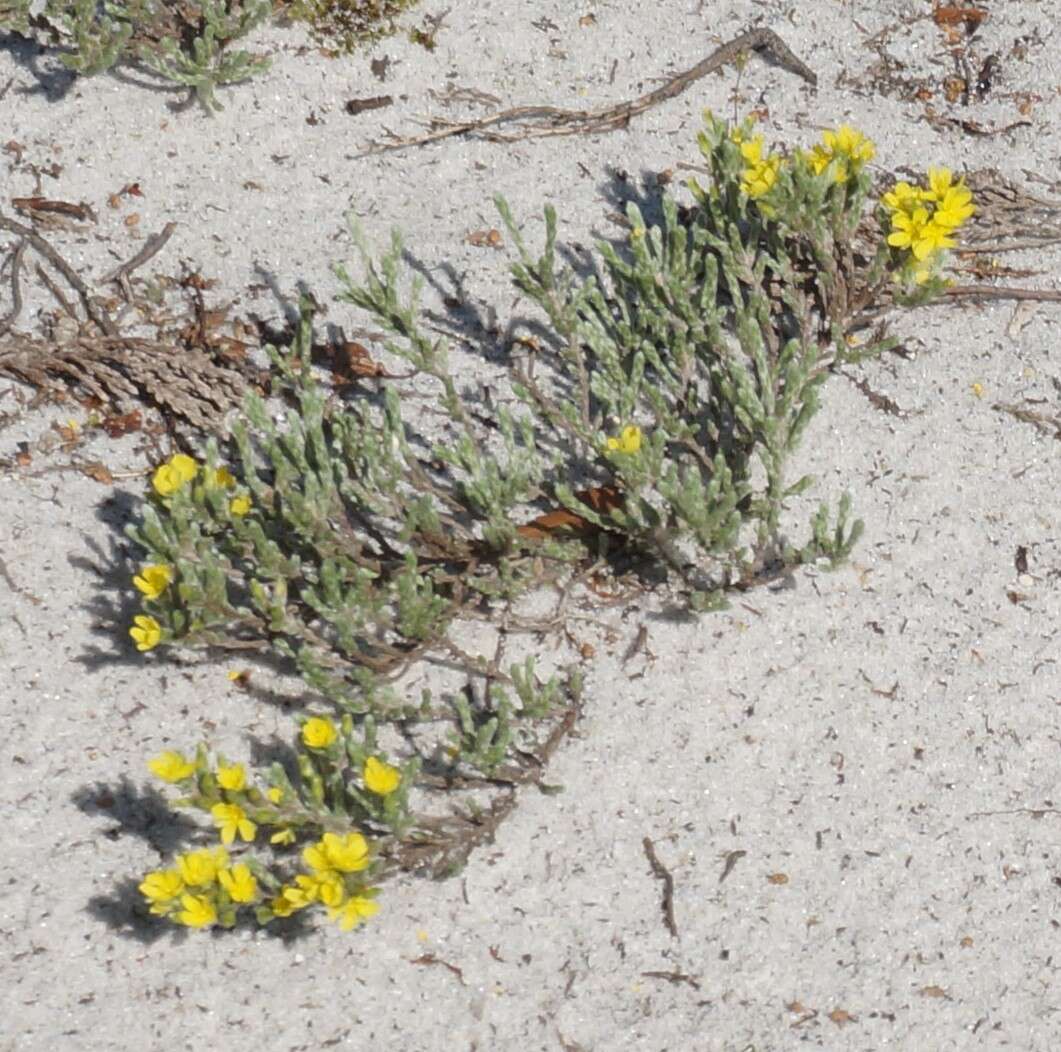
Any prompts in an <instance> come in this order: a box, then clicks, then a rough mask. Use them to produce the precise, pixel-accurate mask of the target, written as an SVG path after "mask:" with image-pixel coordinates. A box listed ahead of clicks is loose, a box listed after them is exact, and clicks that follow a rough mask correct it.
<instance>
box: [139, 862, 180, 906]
mask: <svg viewBox="0 0 1061 1052" xmlns="http://www.w3.org/2000/svg"><path fill="white" fill-rule="evenodd" d="M182 891H184V881H183V880H182V879H181V875H180V873H178V872H177V870H175V869H156V870H155V871H154V872H153V873H148V874H147V875H146V876H145V877H144V879H143V880H142V881H141V882H140V894H141V895H143V896H144V898H145V899H147V901H148V902H150V903H151V912H152V913H154V914H155V916H161V915H163V914H165V913H166V912H167V909H166V907H167V906H169V904H170V903H171V902H172V901H173V900H174V899H175V898H177V896H178V895H180V894H181V892H182Z"/></svg>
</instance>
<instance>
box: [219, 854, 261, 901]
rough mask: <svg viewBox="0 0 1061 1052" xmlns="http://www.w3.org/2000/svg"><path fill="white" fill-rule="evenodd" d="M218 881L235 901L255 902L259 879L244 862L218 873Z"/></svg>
mask: <svg viewBox="0 0 1061 1052" xmlns="http://www.w3.org/2000/svg"><path fill="white" fill-rule="evenodd" d="M217 879H218V883H220V885H221V887H223V888H224V889H225V891H227V892H228V897H229V898H230V899H231V900H232V901H233V902H253V901H254V900H255V898H257V895H258V881H257V880H255V878H254V874H253V873H251V871H250V868H249V867H248V866H247V865H246V864H245V863H243V862H241V863H240V864H239V865H238V866H233V867H232V868H231V869H223V870H221V872H220V873H218V875H217Z"/></svg>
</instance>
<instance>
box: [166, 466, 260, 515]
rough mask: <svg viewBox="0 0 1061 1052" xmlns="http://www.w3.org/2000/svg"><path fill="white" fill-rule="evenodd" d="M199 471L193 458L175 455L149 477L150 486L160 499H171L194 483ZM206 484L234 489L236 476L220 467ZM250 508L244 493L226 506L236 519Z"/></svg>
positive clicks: (251, 504) (249, 499)
mask: <svg viewBox="0 0 1061 1052" xmlns="http://www.w3.org/2000/svg"><path fill="white" fill-rule="evenodd" d="M199 470H200V468H199V465H198V464H197V463H196V461H195V459H194V458H192V457H189V456H188V455H187V454H185V453H175V454H174V455H173V456H172V457H170V458H169V460H167V461H166V462H165V463H164V464H160V465H159V466H158V467H157V468H156V469H155V473H154V475H153V476H152V477H151V485H152V486H153V487H154V489H155V492H156V493H157V494H158V495H159V496H160V497H163V498H165V497H172V496H173V494H174V493H176V492H177V491H178V490H181V489H183V488H184V487H185V486H186V485H187V484H188V483H189V482H194V481H195V479H196V478H197V477H198V475H199ZM206 483H207V485H208V486H217V487H219V488H220V489H235V488H236V476H235V475H233V474H232V472H231V471H229V470H228V468H226V467H224V466H223V465H222V466H221V467H219V468H215V469H214V470H213V472H211V473H210V474H209V475H208V476H207V478H206ZM252 507H253V502H252V501H251V498H250V497H249V496H247V494H245V493H244V494H240V495H238V496H235V497H233V498H232V499H231V500H230V501H229V504H228V510H229V512H231V514H232V515H234V516H235V517H236V518H237V519H238V518H242V517H243V516H244V515H246V514H247V513H248V512H249V511H250V510H251V508H252Z"/></svg>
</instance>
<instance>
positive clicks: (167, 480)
mask: <svg viewBox="0 0 1061 1052" xmlns="http://www.w3.org/2000/svg"><path fill="white" fill-rule="evenodd" d="M198 472H199V465H198V464H196V462H195V461H194V460H193V459H192V458H191V457H189V456H187V455H186V454H184V453H176V454H174V455H173V456H172V457H170V458H169V460H167V461H166V462H165V464H161V465H159V467H158V468H156V470H155V474H154V476H153V477H152V479H151V484H152V485H153V486H154V487H155V492H156V493H157V494H158V495H159V496H160V497H169V496H172V495H173V494H174V493H176V492H177V490H179V489H180V488H181V487H182V486H183V485H184V484H185V483H186V482H191V481H192V479H194V478H195V476H196V475H197V474H198Z"/></svg>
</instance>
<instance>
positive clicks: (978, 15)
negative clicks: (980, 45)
mask: <svg viewBox="0 0 1061 1052" xmlns="http://www.w3.org/2000/svg"><path fill="white" fill-rule="evenodd" d="M932 18H933V20H934V21H935V23H936V25H937V26H939V27H940V28H941V29H944V28H946V27H947V26H964V28H965V33H966V35H967V36H972V35H973V33H975V32H976V31H977V30H978V29H979V28H980V23H981V22H983V21H984V19H986V18H987V11H986V10H985V9H984V8H982V7H961V6H959V5H957V4H940V5H938V6H937V7H936V9H935V10H934V11H933V12H932Z"/></svg>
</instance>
